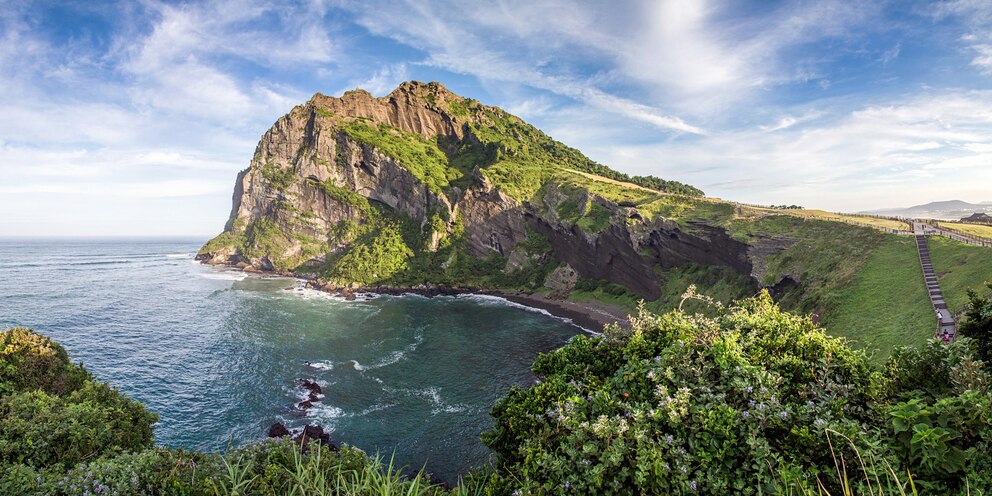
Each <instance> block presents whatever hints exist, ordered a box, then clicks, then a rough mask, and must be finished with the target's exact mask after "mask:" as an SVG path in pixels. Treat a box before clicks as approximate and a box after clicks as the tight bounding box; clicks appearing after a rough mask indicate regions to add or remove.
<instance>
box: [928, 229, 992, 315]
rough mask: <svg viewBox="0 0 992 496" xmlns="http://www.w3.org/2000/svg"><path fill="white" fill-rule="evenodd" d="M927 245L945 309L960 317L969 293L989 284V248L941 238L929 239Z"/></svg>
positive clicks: (991, 267)
mask: <svg viewBox="0 0 992 496" xmlns="http://www.w3.org/2000/svg"><path fill="white" fill-rule="evenodd" d="M927 244H928V245H929V247H930V256H931V258H932V259H933V270H934V272H936V273H937V280H938V281H939V282H940V290H941V292H942V293H943V295H944V300H945V301H946V302H947V308H949V309H950V310H951V312H954V313H955V314H960V313H961V312H963V311H964V309H965V307H966V306H967V305H968V302H969V301H968V290H969V289H975V288H984V287H985V283H986V282H989V281H992V249H989V248H985V247H981V246H975V245H969V244H965V243H961V242H959V241H954V240H951V239H947V238H944V237H940V236H931V237H929V238H928V239H927Z"/></svg>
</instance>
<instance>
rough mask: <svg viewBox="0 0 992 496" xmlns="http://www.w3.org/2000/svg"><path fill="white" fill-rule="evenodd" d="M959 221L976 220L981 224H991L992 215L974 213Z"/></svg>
mask: <svg viewBox="0 0 992 496" xmlns="http://www.w3.org/2000/svg"><path fill="white" fill-rule="evenodd" d="M961 222H978V223H983V224H992V215H989V214H985V213H974V214H971V215H969V216H967V217H963V218H961Z"/></svg>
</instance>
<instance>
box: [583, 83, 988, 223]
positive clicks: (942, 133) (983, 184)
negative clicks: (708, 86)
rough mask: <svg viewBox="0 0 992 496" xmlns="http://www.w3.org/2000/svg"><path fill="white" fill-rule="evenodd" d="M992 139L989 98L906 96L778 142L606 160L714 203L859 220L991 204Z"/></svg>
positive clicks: (716, 141)
mask: <svg viewBox="0 0 992 496" xmlns="http://www.w3.org/2000/svg"><path fill="white" fill-rule="evenodd" d="M990 135H992V91H990V90H985V91H950V92H941V93H936V92H934V93H927V94H922V95H915V96H907V97H904V98H902V99H900V100H898V101H894V102H892V103H891V104H888V105H877V106H870V107H865V108H861V109H858V110H856V111H852V112H849V113H847V114H845V115H841V116H838V117H835V118H830V119H827V118H823V119H818V120H817V121H815V122H810V123H807V124H803V125H793V126H789V127H786V128H783V129H781V130H779V131H778V132H775V133H768V132H764V131H760V132H757V131H750V130H740V131H728V132H723V133H714V134H713V135H712V136H708V137H704V138H700V139H697V140H694V141H692V142H691V143H689V142H684V143H683V142H678V143H665V144H661V145H658V144H650V145H642V146H626V147H619V148H617V149H616V150H615V151H613V152H608V154H607V155H606V156H605V157H600V158H602V159H603V160H604V161H606V162H607V163H610V164H614V165H617V166H619V167H621V168H623V169H624V170H628V171H631V172H635V173H640V174H657V175H662V176H664V177H669V178H676V179H679V180H683V181H686V182H690V183H692V184H695V185H697V186H700V187H702V188H703V189H704V190H707V192H708V193H710V194H713V195H716V196H723V197H730V198H733V199H739V200H742V201H752V202H762V203H769V202H772V203H797V204H801V205H806V206H812V207H824V208H830V209H838V210H861V209H870V208H878V207H884V206H889V205H898V204H916V203H921V202H922V200H924V199H938V198H941V197H947V198H950V197H970V198H972V199H974V200H978V199H980V198H981V197H982V195H983V194H985V195H986V196H987V189H988V186H987V185H988V184H992V147H990V146H989V145H988V143H987V140H988V136H990ZM657 157H664V158H663V160H661V161H659V160H658V158H657ZM983 190H986V192H985V193H983ZM969 195H970V196H969Z"/></svg>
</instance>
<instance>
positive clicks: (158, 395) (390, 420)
mask: <svg viewBox="0 0 992 496" xmlns="http://www.w3.org/2000/svg"><path fill="white" fill-rule="evenodd" d="M201 242H202V241H201V240H168V241H163V240H87V241H66V240H36V241H20V240H5V241H0V328H7V327H13V326H24V327H30V328H33V329H34V330H36V331H38V332H39V333H41V334H44V335H46V336H50V337H52V338H54V339H56V340H57V341H59V342H60V343H62V345H63V346H65V348H66V349H67V350H68V352H69V354H70V356H71V357H72V359H73V361H76V362H80V361H81V362H82V363H83V364H84V366H85V367H86V368H87V369H88V370H90V371H91V372H93V373H94V374H95V375H96V376H97V377H98V378H99V379H101V380H104V381H108V382H110V383H112V384H113V385H115V386H117V387H119V388H120V389H121V390H122V391H124V392H125V393H127V394H128V395H130V396H131V397H133V398H135V399H137V400H139V401H141V402H143V403H144V404H146V405H147V406H148V408H149V409H151V410H152V411H154V412H155V413H157V414H158V415H159V418H160V420H159V423H158V424H157V426H156V429H155V437H156V440H157V442H158V443H159V444H161V445H165V446H169V447H183V448H188V449H195V450H204V451H217V452H223V451H226V450H228V449H229V448H230V447H232V446H240V445H244V444H246V443H251V442H254V441H258V440H260V439H263V438H264V437H265V432H266V430H267V429H268V427H269V426H270V425H271V424H273V423H274V422H282V423H284V424H285V425H286V426H287V427H290V428H294V427H296V428H298V427H302V426H303V425H306V424H310V423H313V424H318V425H320V426H322V427H323V428H324V429H325V430H331V431H332V434H331V437H332V440H333V442H335V443H338V444H340V443H347V444H350V445H353V446H357V447H359V448H361V449H363V450H365V451H366V452H368V453H370V454H374V453H377V452H378V453H380V454H382V455H383V456H385V457H386V458H389V457H390V456H395V461H396V463H397V464H399V465H406V466H408V467H410V468H411V469H413V470H416V469H419V468H420V467H422V466H425V465H426V467H427V469H428V470H429V471H430V472H432V473H434V474H436V475H437V476H438V477H439V478H440V479H442V480H445V481H448V482H453V481H455V480H456V478H457V476H458V474H462V473H465V472H466V471H467V470H468V469H470V468H471V467H474V466H478V465H480V464H483V463H485V462H486V460H487V458H488V457H489V452H488V450H487V449H486V448H485V447H484V446H483V445H482V443H481V442H480V441H479V435H480V433H482V432H483V431H485V430H487V429H488V428H490V426H491V425H492V420H491V418H490V416H489V411H490V408H491V406H492V405H493V403H495V401H496V400H497V399H498V398H499V397H501V396H503V395H504V394H505V393H506V392H507V391H508V390H509V389H510V388H511V387H512V386H514V385H520V386H526V385H528V384H532V383H533V381H534V380H535V377H534V376H533V374H532V373H531V372H530V366H531V364H532V363H533V362H534V360H535V359H536V358H537V355H538V353H540V352H546V351H549V350H553V349H555V348H558V347H560V346H562V345H564V344H565V343H566V342H567V341H568V340H569V339H571V338H572V337H573V336H575V335H577V334H581V333H582V332H583V331H582V330H581V329H579V328H578V327H576V326H574V325H572V324H571V323H569V322H567V321H563V320H561V319H557V318H555V317H552V316H550V315H548V314H547V313H545V312H543V311H540V310H535V309H528V308H526V307H521V306H519V305H516V304H512V303H509V302H506V301H505V300H501V299H498V298H494V297H489V296H478V295H464V296H455V297H436V298H431V299H428V298H424V297H421V296H414V295H408V296H369V297H365V298H359V299H358V300H357V301H344V300H342V299H340V298H336V297H331V296H330V295H328V294H326V293H322V292H318V291H315V290H310V289H304V288H303V286H302V284H301V283H300V282H299V281H296V280H293V279H288V278H281V277H262V276H257V275H249V274H245V273H242V272H236V271H230V270H225V269H222V268H215V267H209V266H204V265H201V264H199V263H196V262H194V261H193V256H194V254H195V253H196V251H197V249H198V248H199V246H200V244H201ZM307 362H309V365H308V364H307ZM300 379H311V380H314V381H316V382H317V383H318V384H320V385H321V387H322V389H323V393H324V398H323V399H322V400H321V401H320V402H317V403H315V404H314V406H313V407H312V408H310V409H308V410H305V411H302V412H301V411H298V410H297V409H296V408H295V405H296V403H298V402H299V401H301V400H302V399H303V398H304V394H305V392H304V390H303V389H301V388H300V387H299V385H298V384H297V382H298V380H300Z"/></svg>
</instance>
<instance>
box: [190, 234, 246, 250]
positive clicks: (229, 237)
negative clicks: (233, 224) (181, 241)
mask: <svg viewBox="0 0 992 496" xmlns="http://www.w3.org/2000/svg"><path fill="white" fill-rule="evenodd" d="M244 242H245V240H244V237H243V236H242V235H240V234H235V233H233V232H231V231H224V232H222V233H220V234H218V235H217V236H215V237H214V238H213V239H211V240H210V241H207V242H206V244H204V245H203V247H202V248H200V251H199V253H198V254H204V253H212V252H220V251H226V250H228V249H231V248H235V247H241V246H242V245H244Z"/></svg>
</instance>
